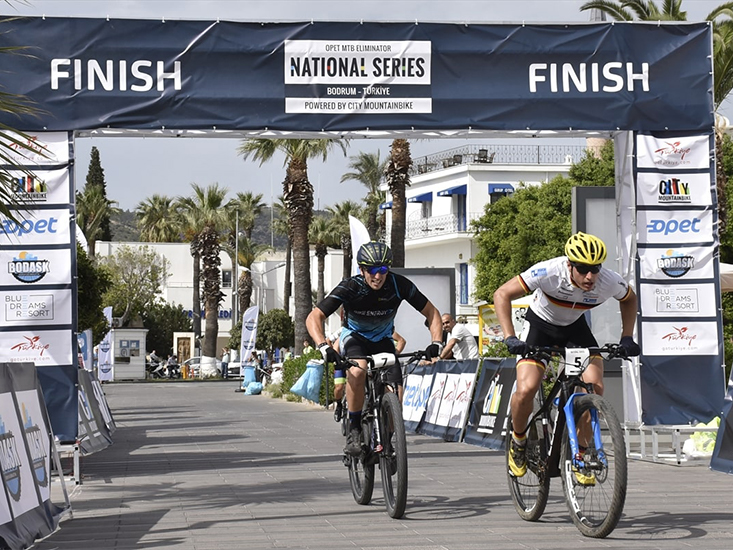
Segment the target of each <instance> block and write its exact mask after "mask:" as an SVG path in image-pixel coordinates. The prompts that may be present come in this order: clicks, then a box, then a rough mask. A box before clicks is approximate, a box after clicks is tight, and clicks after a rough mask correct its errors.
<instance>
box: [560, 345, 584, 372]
mask: <svg viewBox="0 0 733 550" xmlns="http://www.w3.org/2000/svg"><path fill="white" fill-rule="evenodd" d="M589 358H590V353H588V349H587V348H568V349H566V350H565V374H567V375H568V376H576V375H578V374H580V373H581V372H583V369H584V368H585V367H586V365H587V364H588V359H589Z"/></svg>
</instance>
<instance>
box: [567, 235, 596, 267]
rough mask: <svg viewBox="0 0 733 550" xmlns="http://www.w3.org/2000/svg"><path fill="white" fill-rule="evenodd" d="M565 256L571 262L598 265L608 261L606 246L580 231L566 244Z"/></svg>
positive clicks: (592, 236) (594, 237)
mask: <svg viewBox="0 0 733 550" xmlns="http://www.w3.org/2000/svg"><path fill="white" fill-rule="evenodd" d="M565 255H566V256H567V257H568V260H570V261H571V262H575V263H579V264H587V265H598V264H602V263H603V261H604V260H605V259H606V245H605V244H603V241H602V240H601V239H599V238H598V237H596V236H594V235H588V234H587V233H581V232H580V231H579V232H577V233H576V234H575V235H573V236H571V237H570V238H569V239H568V242H567V243H565Z"/></svg>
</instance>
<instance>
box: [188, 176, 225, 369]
mask: <svg viewBox="0 0 733 550" xmlns="http://www.w3.org/2000/svg"><path fill="white" fill-rule="evenodd" d="M191 188H192V189H193V196H192V197H180V198H179V199H178V205H179V207H180V208H181V210H182V212H183V216H184V220H185V225H186V227H187V228H188V231H189V234H190V238H191V255H192V256H193V259H194V302H193V307H194V317H195V315H196V309H197V305H198V304H200V303H201V302H200V301H198V299H199V298H198V284H199V282H198V281H197V280H196V272H197V268H198V265H197V264H198V263H199V261H200V262H201V264H202V265H203V268H202V272H201V274H202V277H201V279H202V280H203V296H202V298H203V302H204V318H205V319H206V331H205V333H204V343H203V346H202V351H201V355H202V357H201V374H202V376H213V375H215V374H216V366H215V365H216V351H217V348H216V339H217V336H218V334H219V304H220V303H221V302H222V300H223V299H224V294H223V293H222V291H221V278H220V277H221V274H220V272H219V265H220V264H221V259H220V258H219V253H220V251H221V236H220V233H221V232H222V231H223V230H224V229H225V228H226V226H227V208H226V205H225V203H224V200H225V198H226V195H227V193H228V189H226V188H221V187H219V184H218V183H215V184H213V185H210V186H209V187H207V188H203V187H201V186H199V185H197V184H195V183H192V184H191ZM194 321H195V319H194ZM194 330H195V328H194ZM199 330H200V328H199Z"/></svg>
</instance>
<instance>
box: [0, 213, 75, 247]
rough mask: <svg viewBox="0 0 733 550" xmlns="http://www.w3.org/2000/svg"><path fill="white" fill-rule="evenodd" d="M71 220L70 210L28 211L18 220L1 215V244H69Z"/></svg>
mask: <svg viewBox="0 0 733 550" xmlns="http://www.w3.org/2000/svg"><path fill="white" fill-rule="evenodd" d="M19 214H20V213H19ZM69 220H70V213H69V211H68V210H36V211H32V212H26V213H24V219H21V220H19V221H17V222H16V221H13V220H10V219H8V218H6V217H5V216H0V244H20V245H31V244H40V245H44V244H69V243H70V242H71V240H70V239H71V229H70V225H69Z"/></svg>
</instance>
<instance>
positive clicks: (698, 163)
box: [636, 135, 710, 170]
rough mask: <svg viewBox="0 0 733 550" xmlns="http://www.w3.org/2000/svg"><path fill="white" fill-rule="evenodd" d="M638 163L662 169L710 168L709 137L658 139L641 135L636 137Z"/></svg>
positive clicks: (646, 166) (642, 166)
mask: <svg viewBox="0 0 733 550" xmlns="http://www.w3.org/2000/svg"><path fill="white" fill-rule="evenodd" d="M636 165H637V166H638V167H639V168H660V169H662V170H669V169H682V170H685V169H690V168H709V167H710V141H709V138H708V136H682V137H673V138H666V139H658V138H653V137H651V136H643V135H639V136H637V138H636Z"/></svg>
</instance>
